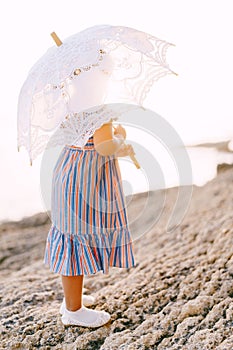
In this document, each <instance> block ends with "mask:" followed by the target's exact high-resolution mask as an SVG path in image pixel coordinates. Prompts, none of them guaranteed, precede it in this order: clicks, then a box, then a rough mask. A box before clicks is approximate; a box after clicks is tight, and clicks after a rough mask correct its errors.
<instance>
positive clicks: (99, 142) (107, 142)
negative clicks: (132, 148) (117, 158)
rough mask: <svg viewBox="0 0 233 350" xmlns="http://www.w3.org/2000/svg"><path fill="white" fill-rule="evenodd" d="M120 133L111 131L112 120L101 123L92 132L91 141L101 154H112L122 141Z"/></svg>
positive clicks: (122, 136) (123, 138)
mask: <svg viewBox="0 0 233 350" xmlns="http://www.w3.org/2000/svg"><path fill="white" fill-rule="evenodd" d="M124 140H125V137H124V135H122V134H114V135H113V133H112V122H109V123H106V124H103V125H102V126H101V127H100V128H99V129H97V130H96V131H95V132H94V135H93V141H94V147H95V149H96V151H97V152H98V153H99V154H100V155H102V156H109V155H113V154H114V153H115V152H116V151H117V150H118V149H120V147H121V145H122V144H123V143H124Z"/></svg>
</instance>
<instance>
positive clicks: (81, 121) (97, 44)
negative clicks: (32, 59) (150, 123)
mask: <svg viewBox="0 0 233 350" xmlns="http://www.w3.org/2000/svg"><path fill="white" fill-rule="evenodd" d="M51 35H52V36H53V38H54V40H55V42H56V45H54V46H52V47H50V48H49V49H48V50H47V52H46V53H45V54H44V55H43V56H42V57H41V58H40V59H39V60H38V61H37V62H36V63H35V64H34V65H33V67H32V68H31V69H30V71H29V73H28V77H27V79H26V81H25V82H24V84H23V86H22V88H21V90H20V94H19V99H18V115H17V118H18V119H17V120H18V123H17V132H18V133H17V147H18V150H19V148H20V147H21V146H24V147H25V148H26V149H27V151H28V153H29V157H30V161H31V164H32V160H33V159H35V158H36V157H37V156H38V155H39V154H40V153H41V152H43V151H44V150H45V148H46V147H51V146H56V145H59V144H62V143H67V141H68V142H70V143H71V142H72V143H73V144H74V145H76V146H79V147H83V146H84V145H85V143H86V142H87V140H88V138H89V137H90V136H91V135H92V134H93V132H94V131H95V130H96V129H97V128H99V127H100V126H101V125H102V124H104V123H106V122H108V121H110V120H117V118H118V116H119V113H122V110H121V111H119V113H117V111H116V109H115V110H114V111H113V110H112V109H109V108H108V107H107V104H111V103H116V104H117V103H119V104H121V103H124V104H129V106H131V107H132V105H136V106H142V104H143V101H144V99H145V98H146V96H147V93H148V92H149V90H150V88H151V86H152V85H153V83H154V82H155V81H157V80H158V79H160V78H161V77H163V76H165V75H167V74H175V75H178V74H177V73H175V72H174V71H173V70H171V69H170V67H169V65H168V63H167V62H166V51H167V48H168V47H169V46H175V45H174V44H172V43H170V42H167V41H165V40H161V39H159V38H157V37H155V36H153V35H150V34H148V33H144V32H142V31H139V30H136V29H133V28H129V27H124V26H112V25H96V26H93V27H90V28H87V29H85V30H83V31H81V32H79V33H77V34H74V35H72V36H70V37H68V38H66V39H65V40H63V41H61V40H60V39H59V38H58V37H57V35H56V34H55V33H54V32H53V33H52V34H51ZM104 105H105V108H104ZM102 107H103V108H102ZM91 113H92V114H91ZM91 115H92V116H91ZM85 118H86V119H85ZM67 120H69V123H70V127H71V129H72V133H69V132H66V135H70V134H72V135H73V139H70V138H69V140H68V139H66V138H65V137H64V132H60V129H62V128H64V122H65V121H67ZM72 120H73V121H74V123H75V129H74V124H71V122H70V121H72ZM87 121H88V122H87ZM90 123H91V127H90ZM74 130H75V134H74ZM55 133H56V137H55V138H54V139H53V141H52V142H49V141H50V139H51V137H52V135H54V134H55ZM59 135H60V136H59Z"/></svg>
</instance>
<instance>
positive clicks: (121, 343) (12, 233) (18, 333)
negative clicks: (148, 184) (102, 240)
mask: <svg viewBox="0 0 233 350" xmlns="http://www.w3.org/2000/svg"><path fill="white" fill-rule="evenodd" d="M218 172H219V174H218V176H217V177H216V178H215V179H213V180H212V181H210V182H209V183H207V184H206V185H205V186H204V187H196V186H194V187H193V193H192V199H191V202H190V205H189V207H188V209H187V212H186V215H185V217H184V219H183V221H182V223H181V224H180V225H179V226H178V227H177V228H176V229H175V230H174V231H172V232H166V229H165V227H166V225H167V221H168V218H169V216H170V215H171V211H172V208H173V207H174V204H175V201H176V196H177V188H172V189H168V190H166V202H165V203H164V210H163V213H162V215H161V216H160V217H159V220H157V222H155V214H153V209H154V208H155V207H157V206H158V200H159V198H160V197H159V196H158V193H156V192H153V193H152V196H153V198H154V207H153V206H152V207H150V210H147V211H146V212H144V213H143V220H140V221H137V222H136V223H134V222H133V218H134V217H135V216H136V215H140V213H141V212H142V208H143V207H144V206H145V203H146V195H145V194H138V195H136V196H135V197H133V198H132V202H131V205H130V206H129V210H128V214H129V219H130V222H132V225H131V226H130V227H131V229H132V232H143V230H144V229H145V227H148V226H150V224H151V225H152V227H151V229H150V230H149V231H148V232H146V233H143V234H141V235H140V234H137V233H134V235H133V236H134V248H135V259H136V262H137V266H136V267H134V268H131V269H119V268H111V269H110V273H109V275H104V274H103V273H102V272H101V271H100V272H98V273H97V274H95V275H92V276H85V279H84V286H85V292H86V293H87V294H92V295H94V296H95V297H96V303H95V305H93V306H92V308H96V309H99V310H106V311H108V312H109V313H111V315H112V317H111V320H110V321H109V323H108V324H106V325H105V326H103V327H100V328H97V329H88V328H84V327H75V326H68V327H65V326H63V324H62V322H61V320H60V315H59V313H58V309H59V307H60V303H61V301H62V298H63V293H62V285H61V280H60V276H59V275H54V274H53V273H52V272H50V271H49V270H48V268H47V267H45V266H44V265H43V262H42V259H43V254H44V246H45V240H46V236H47V232H48V230H49V227H50V219H49V216H48V215H47V214H46V213H41V214H38V215H35V216H33V217H30V218H25V219H23V220H22V221H20V222H8V223H4V224H2V225H1V226H0V307H1V315H0V319H1V324H0V326H1V335H0V337H1V341H0V349H63V350H71V349H72V350H73V349H80V350H81V349H83V350H88V349H90V350H92V349H101V350H119V349H120V350H131V349H142V350H146V349H158V350H164V349H183V350H194V349H195V350H205V349H217V350H223V349H224V350H225V349H233V167H231V166H219V167H218ZM138 222H141V225H139V224H138Z"/></svg>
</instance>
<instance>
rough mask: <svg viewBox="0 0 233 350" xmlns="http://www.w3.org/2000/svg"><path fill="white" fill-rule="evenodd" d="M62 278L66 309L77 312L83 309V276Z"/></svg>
mask: <svg viewBox="0 0 233 350" xmlns="http://www.w3.org/2000/svg"><path fill="white" fill-rule="evenodd" d="M61 277H62V285H63V291H64V296H65V301H66V308H67V310H69V311H76V310H78V309H80V308H81V307H82V290H83V275H79V276H64V275H61Z"/></svg>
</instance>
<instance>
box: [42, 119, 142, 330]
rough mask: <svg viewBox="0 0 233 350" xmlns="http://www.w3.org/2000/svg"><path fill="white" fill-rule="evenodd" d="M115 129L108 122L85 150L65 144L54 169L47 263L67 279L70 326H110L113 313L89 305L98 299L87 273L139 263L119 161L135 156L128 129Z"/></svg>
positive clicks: (65, 315)
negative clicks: (88, 288)
mask: <svg viewBox="0 0 233 350" xmlns="http://www.w3.org/2000/svg"><path fill="white" fill-rule="evenodd" d="M112 130H113V129H112V122H108V123H106V124H103V125H102V126H101V127H100V128H99V129H97V130H96V131H95V132H94V134H93V135H92V136H91V137H90V138H89V139H88V141H87V143H86V145H85V146H84V147H83V148H80V147H76V146H74V145H65V147H64V148H63V149H62V152H61V153H60V155H59V157H58V160H57V162H56V165H55V167H54V170H53V180H52V204H51V219H52V225H51V228H50V230H49V233H48V237H47V242H46V247H45V254H44V263H45V264H48V265H49V267H50V270H51V271H52V272H54V273H59V274H60V275H61V279H62V286H63V291H64V299H63V303H62V305H61V308H60V313H61V314H62V317H61V320H62V322H63V324H64V325H77V326H84V327H99V326H102V325H104V324H106V323H107V322H108V321H109V320H110V314H109V313H108V312H106V311H98V310H92V309H89V308H87V307H86V306H88V305H91V304H93V302H94V298H93V297H91V296H87V295H86V296H85V295H82V289H83V277H84V275H91V274H95V273H96V272H98V271H101V270H102V271H103V273H105V274H108V273H109V266H115V267H119V268H123V267H124V268H129V267H133V266H135V265H136V264H135V260H134V252H133V242H132V238H131V235H130V231H129V227H128V217H127V211H126V207H125V206H126V203H125V197H124V193H123V185H122V179H121V173H120V168H119V164H118V160H117V157H122V156H127V155H130V154H131V153H134V152H133V148H132V146H131V145H124V140H125V138H126V131H125V129H124V128H123V127H122V126H121V125H118V127H116V128H115V131H114V133H113V131H112Z"/></svg>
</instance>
